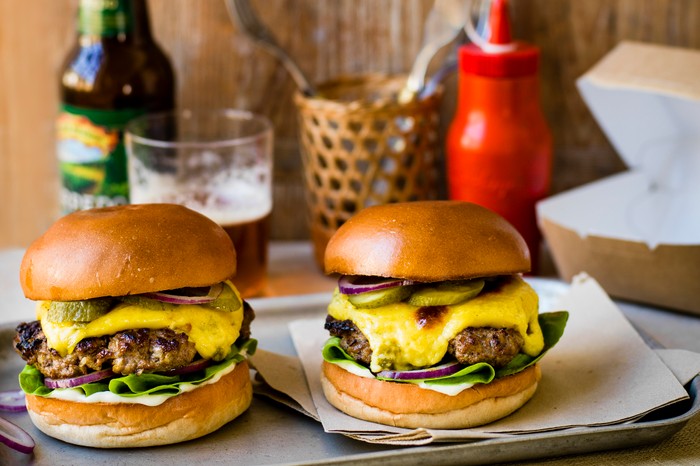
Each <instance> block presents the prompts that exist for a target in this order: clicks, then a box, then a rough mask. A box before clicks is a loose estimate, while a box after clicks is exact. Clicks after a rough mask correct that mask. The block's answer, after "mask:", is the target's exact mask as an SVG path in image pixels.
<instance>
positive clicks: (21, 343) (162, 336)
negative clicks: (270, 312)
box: [14, 204, 255, 448]
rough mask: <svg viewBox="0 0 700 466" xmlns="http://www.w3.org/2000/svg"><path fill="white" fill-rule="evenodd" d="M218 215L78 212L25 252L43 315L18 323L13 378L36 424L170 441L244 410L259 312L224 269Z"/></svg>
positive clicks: (25, 285) (85, 437) (73, 438)
mask: <svg viewBox="0 0 700 466" xmlns="http://www.w3.org/2000/svg"><path fill="white" fill-rule="evenodd" d="M235 271H236V253H235V251H234V248H233V244H232V243H231V240H230V239H229V237H228V235H227V234H226V233H225V232H224V230H223V229H222V228H220V227H219V226H218V225H217V224H216V223H214V222H212V221H211V220H209V219H208V218H206V217H204V216H203V215H200V214H198V213H196V212H194V211H192V210H189V209H187V208H185V207H182V206H178V205H170V204H150V205H131V206H120V207H109V208H103V209H94V210H87V211H81V212H75V213H72V214H70V215H67V216H65V217H63V218H61V219H59V220H58V221H57V222H56V223H55V224H53V225H52V226H51V227H50V228H49V229H48V230H47V231H46V233H44V235H43V236H41V237H40V238H39V239H37V240H36V241H35V242H34V243H33V244H32V245H31V246H30V247H29V248H28V249H27V252H26V254H25V255H24V258H23V260H22V265H21V269H20V282H21V285H22V289H23V291H24V294H25V296H26V297H27V298H29V299H33V300H38V303H37V310H36V315H37V320H36V321H34V322H29V323H23V324H20V325H19V326H18V327H17V335H16V337H15V339H14V346H15V349H16V351H17V352H18V353H19V354H20V355H21V356H22V358H23V359H24V360H25V361H26V362H27V365H26V366H25V368H24V370H23V371H22V373H21V374H20V376H19V380H20V386H21V387H22V390H24V392H25V393H26V402H27V409H28V411H29V415H30V417H31V419H32V421H33V422H34V424H35V425H36V426H37V428H39V429H40V430H41V431H43V432H44V433H46V434H47V435H50V436H52V437H56V438H58V439H60V440H63V441H66V442H70V443H74V444H78V445H85V446H91V447H101V448H114V447H142V446H150V445H164V444H170V443H175V442H182V441H185V440H189V439H193V438H196V437H200V436H202V435H205V434H208V433H210V432H213V431H214V430H216V429H218V428H219V427H221V426H223V425H224V424H226V423H227V422H229V421H231V420H232V419H234V418H235V417H236V416H238V415H239V414H241V413H242V412H244V411H245V410H246V409H247V408H248V406H249V405H250V403H251V399H252V387H251V382H250V375H249V369H248V364H247V360H246V357H247V355H249V354H252V352H253V351H254V349H255V340H252V339H251V338H250V323H251V320H252V319H253V317H254V316H253V311H252V309H251V308H250V307H249V306H248V304H247V303H245V302H244V301H243V300H242V299H241V297H240V295H239V293H238V291H237V290H236V288H235V287H234V286H233V285H232V284H231V282H230V281H229V280H228V279H229V277H231V276H232V275H234V273H235Z"/></svg>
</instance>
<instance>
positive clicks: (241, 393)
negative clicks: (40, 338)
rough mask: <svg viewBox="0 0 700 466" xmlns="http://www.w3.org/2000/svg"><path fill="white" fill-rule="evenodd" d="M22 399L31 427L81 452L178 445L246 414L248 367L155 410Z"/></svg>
mask: <svg viewBox="0 0 700 466" xmlns="http://www.w3.org/2000/svg"><path fill="white" fill-rule="evenodd" d="M26 398H27V410H28V412H29V416H30V418H31V420H32V422H33V423H34V425H35V426H36V427H37V428H38V429H39V430H41V431H42V432H44V433H45V434H46V435H49V436H51V437H54V438H57V439H59V440H63V441H64V442H68V443H72V444H75V445H82V446H87V447H97V448H124V447H128V448H132V447H148V446H155V445H168V444H172V443H178V442H184V441H186V440H191V439H194V438H197V437H201V436H203V435H206V434H209V433H211V432H214V431H215V430H217V429H219V428H220V427H222V426H223V425H224V424H226V423H228V422H229V421H231V420H232V419H234V418H236V417H237V416H239V415H240V414H241V413H243V412H244V411H245V410H246V409H248V407H249V406H250V403H251V401H252V398H253V390H252V385H251V382H250V373H249V368H248V363H247V362H246V361H243V362H241V363H238V364H237V365H236V368H235V369H234V370H233V371H231V372H230V373H228V374H226V375H225V376H223V377H222V378H221V379H220V380H219V381H218V382H216V383H213V384H208V385H204V386H202V387H200V388H197V389H195V390H193V391H190V392H186V393H183V394H181V395H177V396H174V397H171V398H169V399H168V400H166V401H165V402H164V403H162V404H160V405H158V406H145V405H141V404H137V403H78V402H73V401H66V400H59V399H53V398H45V397H40V396H34V395H27V397H26Z"/></svg>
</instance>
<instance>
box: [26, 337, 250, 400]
mask: <svg viewBox="0 0 700 466" xmlns="http://www.w3.org/2000/svg"><path fill="white" fill-rule="evenodd" d="M257 343H258V342H257V341H256V340H255V339H252V338H251V339H250V340H248V341H246V342H245V343H243V345H242V346H241V347H240V348H238V347H237V346H236V345H232V346H231V351H230V352H229V354H228V356H226V358H225V359H223V360H222V361H219V362H217V363H216V364H212V365H211V366H209V367H207V368H206V369H204V370H203V371H198V372H194V373H192V374H184V375H171V376H168V375H162V374H141V375H133V374H130V375H125V376H119V377H115V378H113V379H110V380H108V381H104V380H101V381H99V382H93V383H86V384H83V385H79V386H77V387H73V388H57V389H56V390H78V391H81V392H82V393H83V394H84V395H85V396H90V395H92V394H94V393H98V392H103V391H110V392H112V393H114V394H115V395H119V396H123V397H135V396H143V395H166V396H174V395H177V394H179V393H180V392H181V390H182V389H181V386H182V384H185V383H189V384H194V385H197V384H200V383H202V382H205V381H207V380H209V379H211V378H212V377H214V376H215V375H216V374H217V373H219V372H221V371H223V370H224V369H226V368H227V367H229V366H231V365H232V364H237V363H239V362H242V361H243V360H245V359H246V356H249V355H252V354H254V353H255V349H256V348H257ZM19 385H20V387H21V388H22V390H24V392H25V393H29V394H31V395H38V396H47V395H49V394H51V392H53V391H54V389H51V388H49V387H47V386H46V385H44V376H43V375H41V373H40V372H39V370H38V369H36V368H35V367H34V366H30V365H27V366H25V367H24V369H23V370H22V372H21V373H20V374H19Z"/></svg>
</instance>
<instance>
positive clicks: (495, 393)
mask: <svg viewBox="0 0 700 466" xmlns="http://www.w3.org/2000/svg"><path fill="white" fill-rule="evenodd" d="M541 377H542V373H541V371H540V368H539V366H538V365H534V366H531V367H529V368H527V369H525V370H524V371H521V372H519V373H517V374H513V375H510V376H507V377H503V378H501V379H496V380H495V381H493V382H491V383H489V384H485V385H484V384H478V385H475V386H474V387H472V388H468V389H466V390H464V391H462V392H461V393H459V394H458V395H455V396H450V395H444V394H442V393H438V392H435V391H433V390H426V389H422V388H420V387H418V386H417V385H414V384H409V383H399V382H385V381H381V380H377V379H370V378H366V377H360V376H356V375H354V374H352V373H350V372H348V371H346V370H344V369H342V368H340V367H338V366H337V365H335V364H331V363H328V362H326V361H324V362H323V366H322V370H321V385H322V386H323V392H324V394H325V395H326V399H327V400H328V402H329V403H330V404H332V405H333V406H335V407H336V408H338V409H339V410H341V411H343V412H344V413H346V414H349V415H350V416H353V417H355V418H358V419H363V420H366V421H371V422H377V423H379V424H385V425H390V426H395V427H406V428H419V427H424V428H428V429H464V428H469V427H476V426H480V425H484V424H488V423H490V422H493V421H496V420H498V419H501V418H504V417H506V416H508V415H509V414H511V413H513V412H514V411H516V410H517V409H518V408H520V407H521V406H523V405H524V404H525V403H527V401H528V400H529V399H530V398H532V396H533V395H534V394H535V391H536V390H537V385H538V383H539V380H540V379H541Z"/></svg>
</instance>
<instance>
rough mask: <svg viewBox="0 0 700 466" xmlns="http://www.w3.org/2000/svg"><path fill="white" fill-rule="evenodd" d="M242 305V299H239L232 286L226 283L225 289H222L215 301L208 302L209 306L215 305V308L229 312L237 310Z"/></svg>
mask: <svg viewBox="0 0 700 466" xmlns="http://www.w3.org/2000/svg"><path fill="white" fill-rule="evenodd" d="M242 305H243V303H241V300H240V299H238V296H236V293H234V291H233V290H232V289H231V287H229V286H228V285H227V284H225V283H224V289H223V290H221V294H220V295H219V296H217V297H216V299H215V300H214V301H212V302H210V303H209V304H207V306H209V307H213V308H214V309H219V310H220V311H229V312H234V311H237V310H238V309H239V308H240V307H241V306H242Z"/></svg>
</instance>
